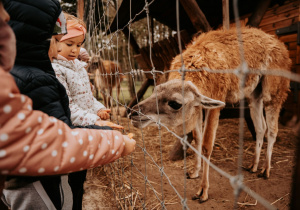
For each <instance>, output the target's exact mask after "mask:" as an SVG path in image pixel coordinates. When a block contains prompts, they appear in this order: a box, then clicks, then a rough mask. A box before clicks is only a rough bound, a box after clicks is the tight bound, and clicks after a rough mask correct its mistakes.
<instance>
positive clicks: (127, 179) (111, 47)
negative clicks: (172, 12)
mask: <svg viewBox="0 0 300 210" xmlns="http://www.w3.org/2000/svg"><path fill="white" fill-rule="evenodd" d="M156 1H158V0H156ZM118 2H119V1H118V0H117V1H113V0H101V3H100V1H95V0H89V2H88V4H87V5H89V7H88V13H87V15H86V17H87V21H88V23H89V25H88V28H89V32H88V34H89V35H88V38H87V42H86V43H87V45H88V46H87V48H88V49H89V50H90V52H93V54H95V55H96V56H99V57H101V58H102V59H103V60H111V61H114V62H116V63H118V60H119V58H120V57H121V55H119V51H118V47H119V46H120V45H121V44H122V42H123V41H121V44H120V37H122V34H121V32H122V31H124V29H125V28H128V31H129V34H128V40H127V56H128V65H129V67H130V71H128V72H119V70H118V69H117V68H116V69H115V71H110V73H103V74H101V76H103V77H104V78H105V80H106V82H107V83H110V84H111V86H113V84H112V79H111V78H112V77H114V76H115V77H116V78H117V81H115V82H116V83H117V82H121V77H122V76H127V75H128V76H129V77H131V79H132V80H133V84H134V92H135V97H136V98H137V99H138V95H137V87H136V85H135V84H136V81H135V76H136V72H137V71H138V72H142V73H143V74H151V75H152V76H153V80H154V86H156V84H157V81H156V76H157V75H162V74H168V73H170V72H179V73H180V74H181V75H182V95H183V98H184V94H185V93H184V88H183V81H184V78H185V74H186V73H187V72H198V71H207V72H209V73H216V74H219V73H230V74H235V75H236V76H238V77H239V79H240V81H241V87H244V86H245V80H246V77H247V75H249V74H261V75H274V76H281V77H286V78H288V79H290V80H292V81H296V82H300V76H299V74H295V73H292V72H282V71H280V70H277V69H274V70H271V71H267V72H266V71H264V70H259V69H257V70H253V69H251V70H250V69H248V67H247V63H246V61H245V58H244V49H243V44H242V43H243V38H242V36H241V25H240V19H239V18H240V17H239V14H238V1H237V0H234V2H233V8H234V15H235V24H236V28H237V34H238V43H239V50H240V55H241V57H240V59H241V65H240V66H239V67H238V68H236V69H226V70H223V69H220V70H216V69H213V70H211V69H208V68H201V69H193V70H191V69H186V68H185V66H184V61H183V56H182V52H183V50H182V44H181V34H180V28H179V20H180V16H179V0H176V22H177V36H178V46H179V52H180V55H181V64H182V65H181V68H180V69H170V70H165V71H161V70H159V69H156V68H155V65H154V62H153V59H152V54H153V52H152V46H153V43H152V37H151V36H152V33H151V27H150V16H149V6H150V5H151V4H152V3H153V2H155V0H152V1H149V2H148V1H147V0H145V4H144V7H143V9H142V10H141V11H140V12H138V13H137V14H135V15H134V16H133V17H132V10H131V8H132V4H131V0H130V13H129V14H130V20H129V21H128V23H127V24H126V25H125V26H123V27H122V28H119V24H118V15H119V14H118V8H119V6H120V5H118ZM115 3H116V5H115ZM100 5H101V6H102V7H101V6H100ZM110 5H114V6H115V10H116V12H111V11H110V8H111V7H110ZM143 12H145V13H146V19H147V30H148V45H149V56H150V62H151V70H150V71H148V70H147V71H145V70H143V69H136V68H134V67H133V64H132V57H131V56H132V52H131V48H130V39H131V33H130V32H131V26H132V24H133V22H134V20H135V19H136V18H137V17H138V16H139V15H140V14H142V13H143ZM97 14H98V17H96V15H97ZM111 14H115V17H116V19H117V30H116V31H115V32H113V33H112V32H111V31H110V27H109V26H110V21H109V18H108V17H109V16H110V15H111ZM96 20H98V21H96ZM107 32H108V33H109V34H110V35H106V33H107ZM115 46H116V47H115ZM108 51H109V52H111V53H107V52H108ZM98 65H99V66H98V68H100V67H101V66H100V65H102V64H101V62H99V64H98ZM241 94H244V93H243V92H241ZM104 95H106V96H108V97H109V98H110V101H111V102H113V104H115V105H116V107H117V109H119V107H125V109H126V110H130V111H131V112H136V113H137V114H138V115H139V116H143V117H147V118H148V119H149V120H152V121H153V119H152V118H150V117H149V116H147V115H145V114H143V113H142V112H141V110H140V108H138V111H137V110H133V109H131V108H129V107H128V104H127V103H126V100H125V96H124V95H125V94H124V91H123V90H122V89H121V100H119V99H118V98H114V97H112V96H111V95H110V94H109V93H107V92H106V93H104ZM155 97H156V109H157V115H158V119H160V113H159V107H158V96H157V92H156V95H155ZM240 98H243V97H240ZM137 102H139V101H137ZM183 105H184V103H183ZM244 106H245V102H244V100H240V107H241V109H240V121H239V152H238V165H237V173H236V174H233V175H231V174H229V173H227V172H226V171H224V170H222V169H221V168H219V167H217V166H216V165H214V164H213V163H211V162H210V160H208V159H207V158H206V157H205V156H203V155H202V154H201V153H200V152H199V151H198V150H197V149H196V148H195V147H193V146H192V145H191V144H190V143H189V142H188V141H187V134H186V132H185V124H183V130H184V136H183V137H181V136H178V135H177V134H176V133H175V132H173V131H172V128H168V127H167V126H166V125H164V124H163V123H161V121H160V120H158V121H155V122H154V123H156V125H157V128H158V132H159V133H158V136H159V143H160V148H159V150H160V161H159V162H156V161H155V158H154V157H153V156H152V155H151V154H150V152H148V150H147V148H146V146H145V138H144V137H145V134H144V131H143V129H142V128H141V129H140V131H141V140H142V144H137V147H138V148H139V149H140V150H141V151H142V152H143V157H144V165H143V169H141V167H140V166H139V165H136V164H135V160H134V158H133V155H131V156H130V157H128V158H124V159H121V160H118V161H117V162H116V163H114V164H110V166H109V167H107V171H108V172H110V173H112V174H113V176H114V177H118V180H120V182H115V183H114V186H115V188H114V191H113V193H114V196H115V198H117V200H118V201H120V200H122V201H123V203H122V204H120V202H119V204H118V205H121V208H122V209H128V208H130V207H134V205H135V203H136V199H138V201H139V202H140V203H141V205H142V206H141V208H143V209H146V208H147V192H148V191H152V192H153V193H154V195H155V198H156V199H157V202H159V204H158V205H156V206H155V207H154V208H157V207H159V206H160V208H161V209H166V208H167V207H166V200H165V196H164V181H163V180H164V179H166V180H167V182H168V184H169V186H170V187H171V188H172V189H173V191H174V192H175V193H176V195H177V197H178V198H179V199H180V201H181V207H182V209H189V206H188V204H187V199H188V198H187V180H186V176H185V174H186V173H187V163H186V149H187V148H188V147H189V148H191V149H192V150H193V151H194V152H195V154H196V155H198V156H200V157H201V158H202V159H203V161H205V162H206V163H207V164H209V166H210V167H211V168H213V169H214V170H215V171H217V172H218V173H219V174H220V175H222V176H223V177H226V178H227V179H228V181H229V182H230V184H231V186H232V189H233V193H234V196H235V200H234V207H233V208H235V209H236V208H237V207H238V206H237V205H238V198H239V196H240V193H241V192H242V191H244V192H246V193H247V194H249V195H250V196H252V197H253V198H254V199H255V200H257V201H258V202H259V203H260V204H262V205H263V206H264V207H266V208H267V209H276V207H275V206H273V205H272V204H271V203H270V202H268V201H267V200H266V199H265V198H263V197H262V196H260V195H259V194H258V193H255V192H254V191H253V190H251V189H250V188H248V187H247V186H246V185H245V183H244V182H243V175H242V162H243V145H244V136H243V134H244V130H243V129H244V127H243V124H244V122H243V118H244V109H243V107H244ZM182 110H183V112H182V118H183V119H185V111H184V110H185V108H184V107H183V109H182ZM114 120H116V122H117V123H118V124H119V123H120V122H121V120H120V119H119V117H117V118H116V119H114ZM183 122H184V120H183ZM127 123H128V129H129V132H130V126H129V120H127ZM123 126H124V124H123ZM161 128H165V129H166V130H167V131H168V132H169V133H170V134H172V135H173V137H174V138H175V139H178V140H180V141H181V142H182V144H183V148H184V164H183V165H184V167H183V169H184V170H183V175H182V176H183V177H184V183H183V186H184V190H183V193H181V191H180V190H178V189H176V187H175V186H174V184H173V183H172V181H171V179H170V175H171V174H167V173H166V172H165V170H164V162H163V152H162V145H163V140H162V133H161ZM128 162H129V165H130V170H129V171H130V175H129V176H127V175H128V174H127V173H126V171H125V169H124V167H125V166H126V164H127V163H128ZM149 164H152V165H154V166H155V168H156V169H157V170H158V171H159V172H160V192H158V191H157V190H156V189H155V187H154V186H153V184H152V183H151V182H150V181H149V177H148V170H149V169H148V165H149ZM126 167H127V166H126ZM134 174H139V175H140V176H141V177H143V180H144V194H141V193H140V192H139V190H138V189H137V188H136V187H134V186H133V184H132V183H133V175H134ZM126 188H129V189H130V196H129V197H130V198H131V199H129V202H128V203H126V201H125V199H126V194H125V191H124V190H126ZM192 190H194V189H192ZM134 194H135V195H136V197H135V199H134Z"/></svg>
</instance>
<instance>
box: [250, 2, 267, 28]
mask: <svg viewBox="0 0 300 210" xmlns="http://www.w3.org/2000/svg"><path fill="white" fill-rule="evenodd" d="M270 3H271V0H263V1H258V4H257V6H256V8H255V10H254V12H253V13H252V15H251V16H250V17H249V20H248V22H247V24H246V25H247V26H251V27H256V28H257V27H258V26H259V24H260V22H261V20H262V18H263V16H264V14H265V13H266V11H267V9H268V7H269V5H270Z"/></svg>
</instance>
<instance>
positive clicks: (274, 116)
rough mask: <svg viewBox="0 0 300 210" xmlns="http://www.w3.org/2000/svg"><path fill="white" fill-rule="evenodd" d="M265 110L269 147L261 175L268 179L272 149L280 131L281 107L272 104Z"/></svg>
mask: <svg viewBox="0 0 300 210" xmlns="http://www.w3.org/2000/svg"><path fill="white" fill-rule="evenodd" d="M265 112H266V121H267V127H268V132H267V139H268V147H267V154H266V160H265V163H264V166H263V168H262V170H261V172H260V174H259V176H260V177H264V178H266V179H267V178H269V177H270V170H271V158H272V151H273V146H274V143H275V141H276V136H277V133H278V118H279V112H280V109H279V108H277V107H272V106H271V107H265Z"/></svg>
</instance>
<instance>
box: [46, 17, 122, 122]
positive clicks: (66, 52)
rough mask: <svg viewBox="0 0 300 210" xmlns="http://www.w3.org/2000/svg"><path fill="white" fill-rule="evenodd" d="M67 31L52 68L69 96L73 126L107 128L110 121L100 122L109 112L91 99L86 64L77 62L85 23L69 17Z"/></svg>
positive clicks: (84, 31) (83, 38) (92, 97)
mask: <svg viewBox="0 0 300 210" xmlns="http://www.w3.org/2000/svg"><path fill="white" fill-rule="evenodd" d="M67 30H68V34H67V35H65V36H63V38H62V39H61V40H60V43H61V48H62V50H61V52H59V56H58V59H57V60H53V62H52V66H53V69H54V71H55V73H56V77H57V78H58V80H59V81H60V82H61V83H62V84H63V85H64V87H65V88H66V91H67V94H68V96H69V102H70V103H69V107H70V110H71V120H72V123H73V124H74V125H81V126H82V125H89V124H95V125H100V126H103V125H108V123H109V122H107V121H101V120H107V119H109V112H110V110H108V109H106V108H105V106H104V105H103V104H101V103H100V102H99V101H97V99H96V98H95V97H94V96H93V93H92V91H91V88H90V81H89V77H88V74H87V71H86V70H85V68H84V67H85V66H86V65H87V64H86V63H85V62H81V61H79V60H78V59H77V57H78V55H79V52H80V49H81V46H82V44H83V43H84V40H85V34H86V28H85V24H84V23H83V21H82V20H80V19H78V18H75V17H74V16H72V15H68V16H67ZM115 127H117V125H116V126H115ZM117 128H118V127H117ZM119 128H120V127H119Z"/></svg>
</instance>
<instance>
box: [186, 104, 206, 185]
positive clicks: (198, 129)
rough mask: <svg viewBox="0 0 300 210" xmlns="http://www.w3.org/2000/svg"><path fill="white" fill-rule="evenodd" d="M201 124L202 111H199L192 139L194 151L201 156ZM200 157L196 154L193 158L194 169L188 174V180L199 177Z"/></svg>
mask: <svg viewBox="0 0 300 210" xmlns="http://www.w3.org/2000/svg"><path fill="white" fill-rule="evenodd" d="M202 124H203V115H202V110H201V112H200V115H199V119H198V122H197V125H196V127H195V129H194V130H193V131H192V132H193V139H195V141H196V149H197V151H198V152H199V154H200V155H201V151H202V139H203V131H202V130H203V129H202ZM200 155H197V154H196V156H195V166H194V169H193V171H192V172H191V173H189V174H188V178H190V179H194V178H197V177H199V171H200V169H201V161H202V159H201V156H200Z"/></svg>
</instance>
